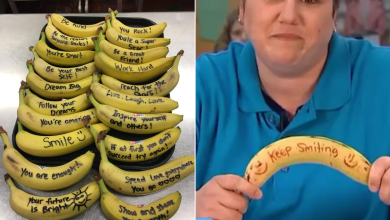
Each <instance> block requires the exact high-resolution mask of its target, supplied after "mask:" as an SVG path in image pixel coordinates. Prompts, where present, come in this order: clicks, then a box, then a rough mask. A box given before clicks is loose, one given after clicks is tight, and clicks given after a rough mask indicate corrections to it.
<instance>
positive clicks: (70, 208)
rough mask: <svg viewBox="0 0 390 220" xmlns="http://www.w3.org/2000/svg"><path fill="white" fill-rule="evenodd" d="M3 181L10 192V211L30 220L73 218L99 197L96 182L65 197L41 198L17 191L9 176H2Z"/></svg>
mask: <svg viewBox="0 0 390 220" xmlns="http://www.w3.org/2000/svg"><path fill="white" fill-rule="evenodd" d="M4 179H5V181H6V182H7V184H8V186H9V188H10V190H11V196H10V198H9V203H10V205H11V208H12V210H14V212H16V213H17V214H18V215H20V216H22V217H24V218H27V219H31V220H60V219H70V218H74V217H76V216H78V215H80V214H82V213H84V212H85V211H86V210H88V209H89V208H90V207H91V206H92V205H93V204H94V203H95V202H96V201H98V200H99V197H100V188H99V184H98V183H97V182H96V181H92V182H90V183H88V184H86V185H85V186H83V187H82V188H80V189H79V190H77V191H74V192H72V193H69V194H66V195H60V196H56V197H42V196H36V195H32V194H29V193H26V192H24V191H22V190H21V189H18V188H17V187H16V186H15V184H14V182H13V181H12V178H11V177H10V175H9V174H6V175H4Z"/></svg>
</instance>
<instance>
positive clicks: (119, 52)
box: [92, 29, 169, 64]
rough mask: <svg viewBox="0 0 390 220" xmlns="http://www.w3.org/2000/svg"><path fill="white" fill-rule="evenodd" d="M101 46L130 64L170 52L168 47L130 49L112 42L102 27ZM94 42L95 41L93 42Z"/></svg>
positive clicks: (117, 59) (143, 61) (100, 33)
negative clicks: (106, 36)
mask: <svg viewBox="0 0 390 220" xmlns="http://www.w3.org/2000/svg"><path fill="white" fill-rule="evenodd" d="M99 40H100V42H99V46H100V48H101V50H102V51H103V52H104V53H105V54H106V55H107V56H109V57H111V58H112V59H114V60H116V61H119V62H122V63H128V64H142V63H148V62H151V61H153V60H157V59H159V58H163V57H166V55H167V54H168V52H169V49H168V47H156V48H152V49H149V50H128V49H124V48H122V47H120V46H117V45H115V44H112V43H110V42H108V41H107V40H106V39H105V36H103V33H102V31H101V29H100V31H99ZM92 43H93V42H92Z"/></svg>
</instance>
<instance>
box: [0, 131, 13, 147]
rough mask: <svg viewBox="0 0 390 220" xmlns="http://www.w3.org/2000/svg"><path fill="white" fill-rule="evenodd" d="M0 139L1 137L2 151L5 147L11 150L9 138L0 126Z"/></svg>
mask: <svg viewBox="0 0 390 220" xmlns="http://www.w3.org/2000/svg"><path fill="white" fill-rule="evenodd" d="M0 137H1V140H3V144H4V149H5V148H7V147H9V148H13V146H12V144H11V141H9V137H8V135H7V132H5V130H4V129H3V127H1V126H0Z"/></svg>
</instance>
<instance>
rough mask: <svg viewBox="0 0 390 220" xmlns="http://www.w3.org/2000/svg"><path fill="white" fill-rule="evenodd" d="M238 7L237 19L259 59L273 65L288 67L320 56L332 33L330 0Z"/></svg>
mask: <svg viewBox="0 0 390 220" xmlns="http://www.w3.org/2000/svg"><path fill="white" fill-rule="evenodd" d="M242 3H243V4H241V7H240V19H241V20H242V21H243V23H244V27H245V32H246V34H247V36H248V38H249V39H250V40H251V41H252V43H253V45H254V47H255V49H256V53H257V54H258V55H259V56H260V57H261V58H262V59H266V60H267V61H269V62H272V63H274V64H275V65H283V64H289V65H291V64H295V63H297V62H299V61H301V60H304V61H305V62H306V61H307V60H310V59H315V58H317V59H318V57H319V56H320V55H321V56H323V54H324V51H325V50H326V48H327V46H328V43H329V40H330V38H331V36H332V32H333V29H334V20H333V0H243V2H242ZM319 54H320V55H319ZM307 62H310V61H307Z"/></svg>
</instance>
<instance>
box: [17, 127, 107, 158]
mask: <svg viewBox="0 0 390 220" xmlns="http://www.w3.org/2000/svg"><path fill="white" fill-rule="evenodd" d="M17 124H18V133H17V134H16V144H17V145H18V147H19V148H20V149H21V150H22V151H24V152H26V153H28V154H30V155H33V156H37V157H56V156H61V155H65V154H69V153H72V152H75V151H77V150H80V149H82V148H84V147H86V146H88V145H91V144H94V143H95V141H94V139H93V137H92V135H91V133H90V132H89V130H88V129H86V128H80V129H78V130H75V131H72V132H69V133H65V134H61V135H54V136H42V135H35V134H32V133H30V132H27V131H25V130H23V125H22V123H20V121H19V120H18V121H17ZM91 127H93V128H94V129H96V130H97V131H99V132H100V131H102V130H106V131H107V132H108V131H109V130H110V128H109V127H107V126H105V125H104V124H103V123H99V124H94V125H92V126H91Z"/></svg>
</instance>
